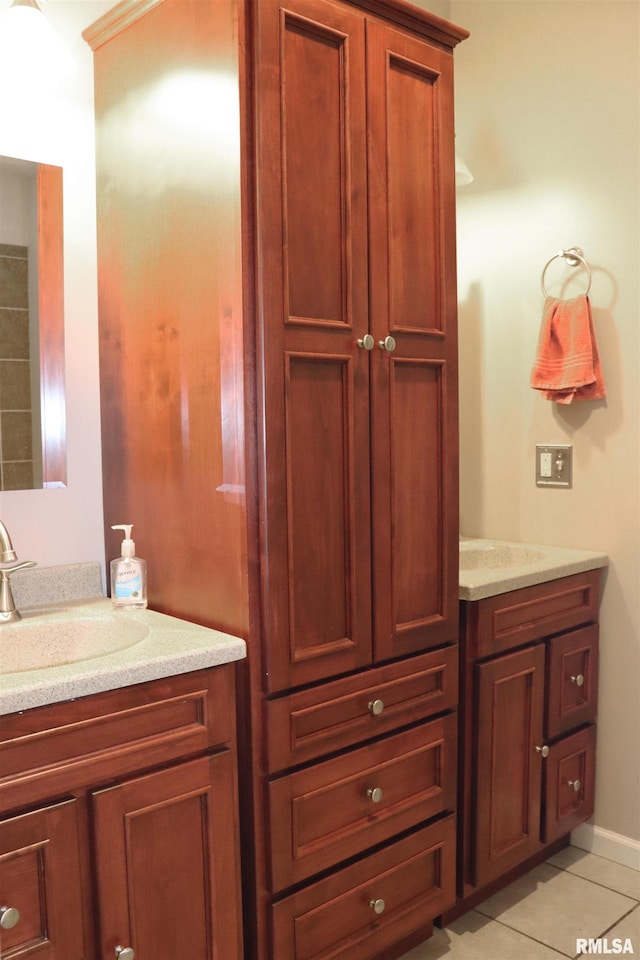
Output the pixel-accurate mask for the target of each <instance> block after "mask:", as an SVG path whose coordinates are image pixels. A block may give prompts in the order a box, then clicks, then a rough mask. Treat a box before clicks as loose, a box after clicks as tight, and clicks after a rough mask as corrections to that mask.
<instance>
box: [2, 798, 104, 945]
mask: <svg viewBox="0 0 640 960" xmlns="http://www.w3.org/2000/svg"><path fill="white" fill-rule="evenodd" d="M0 906H1V907H13V908H15V909H16V910H18V911H19V913H20V919H19V921H18V923H17V924H16V925H15V926H14V927H12V928H11V929H8V930H2V931H0V947H1V951H2V956H3V957H7V958H8V957H20V958H21V960H29V958H31V957H33V958H34V960H35V958H38V960H58V958H61V957H64V960H84V958H85V957H86V956H87V953H86V949H85V942H84V935H83V924H82V916H83V904H82V878H81V874H80V853H79V847H78V803H77V802H76V801H75V800H67V801H65V802H64V803H59V804H57V805H55V806H52V807H46V808H43V809H42V810H33V811H32V812H31V813H25V814H23V815H22V816H19V817H12V818H11V819H8V820H0Z"/></svg>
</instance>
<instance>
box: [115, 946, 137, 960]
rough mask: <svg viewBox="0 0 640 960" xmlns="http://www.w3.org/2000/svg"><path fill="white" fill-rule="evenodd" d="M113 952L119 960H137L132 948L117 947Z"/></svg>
mask: <svg viewBox="0 0 640 960" xmlns="http://www.w3.org/2000/svg"><path fill="white" fill-rule="evenodd" d="M113 952H114V953H115V955H116V957H117V958H118V960H135V953H134V952H133V950H132V949H131V947H116V949H115V950H114V951H113Z"/></svg>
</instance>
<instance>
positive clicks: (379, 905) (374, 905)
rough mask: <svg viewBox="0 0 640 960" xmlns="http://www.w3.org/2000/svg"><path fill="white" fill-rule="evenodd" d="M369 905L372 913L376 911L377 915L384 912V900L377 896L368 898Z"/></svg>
mask: <svg viewBox="0 0 640 960" xmlns="http://www.w3.org/2000/svg"><path fill="white" fill-rule="evenodd" d="M369 906H370V907H371V909H372V910H373V912H374V913H377V914H378V916H380V914H381V913H384V908H385V907H386V903H385V902H384V900H382V899H380V898H378V899H377V900H369Z"/></svg>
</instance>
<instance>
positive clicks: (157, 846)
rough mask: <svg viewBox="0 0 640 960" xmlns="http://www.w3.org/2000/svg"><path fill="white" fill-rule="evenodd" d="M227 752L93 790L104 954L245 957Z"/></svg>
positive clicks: (205, 959)
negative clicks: (125, 950)
mask: <svg viewBox="0 0 640 960" xmlns="http://www.w3.org/2000/svg"><path fill="white" fill-rule="evenodd" d="M235 802H236V795H235V786H234V774H233V759H232V755H231V754H230V753H229V751H223V752H221V753H219V754H216V755H214V756H212V757H203V758H202V759H200V760H194V761H192V762H190V763H184V764H177V765H176V766H173V767H169V768H168V769H166V770H162V771H160V772H158V773H151V774H148V775H146V776H143V777H138V778H136V779H135V780H130V781H127V782H125V783H121V784H118V785H117V786H114V787H110V788H107V789H105V790H100V791H97V792H96V793H95V794H94V795H93V809H94V818H95V820H94V822H95V834H94V843H95V849H96V860H97V866H96V877H97V887H98V909H99V925H100V948H101V950H102V954H101V956H102V955H103V956H105V957H112V956H114V951H115V948H116V947H117V946H121V947H130V948H131V949H132V950H133V951H134V952H135V955H136V956H137V957H140V958H142V960H144V958H145V957H152V958H153V960H176V958H177V957H185V958H186V957H194V958H195V957H197V958H198V960H240V957H241V954H242V950H241V943H240V939H241V932H240V931H241V919H240V907H239V904H240V886H239V877H238V874H237V871H236V867H235V864H237V863H238V855H237V850H236V844H237V813H236V809H235Z"/></svg>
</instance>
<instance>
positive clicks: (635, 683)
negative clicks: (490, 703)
mask: <svg viewBox="0 0 640 960" xmlns="http://www.w3.org/2000/svg"><path fill="white" fill-rule="evenodd" d="M639 15H640V5H639V4H638V3H637V2H635V0H585V2H583V0H556V2H554V3H541V2H539V0H517V2H513V0H507V2H505V0H498V2H496V0H452V3H451V17H452V19H453V20H454V21H456V22H457V23H460V24H461V25H463V26H465V27H467V29H469V30H470V31H471V37H470V39H469V40H467V41H466V42H465V43H463V44H462V45H461V46H460V47H459V48H458V50H457V51H456V93H457V96H456V108H457V114H456V127H457V146H458V149H459V151H460V153H461V154H462V155H463V156H464V157H465V159H466V161H467V163H468V164H469V166H470V167H471V169H472V171H473V173H474V174H475V180H474V183H473V184H471V185H470V186H469V187H466V188H464V189H462V190H460V191H459V194H458V211H459V215H458V262H459V291H460V362H461V474H462V482H461V524H462V531H463V533H465V534H468V535H473V536H488V537H497V538H504V539H513V540H518V541H524V542H527V541H529V542H539V543H550V544H557V545H566V546H576V547H583V548H586V549H589V548H592V549H597V550H603V551H606V552H607V554H608V555H609V557H610V566H609V570H608V574H607V577H606V584H605V589H604V595H603V603H602V627H601V679H600V683H601V695H600V710H599V727H598V730H599V734H598V779H597V802H596V814H595V822H596V824H597V826H598V827H600V828H604V829H605V830H608V831H613V832H614V833H617V834H621V835H622V836H624V837H629V838H632V839H634V840H636V841H640V763H639V760H640V707H639V705H640V614H639V608H638V597H639V594H640V590H639V587H640V574H639V566H638V561H639V541H640V523H639V506H640V478H639V470H638V455H639V428H640V416H639V414H640V411H639V401H638V381H639V379H640V377H639V374H640V364H639V347H638V344H639V338H638V333H639V330H640V297H639V283H638V276H639V264H640V246H639V213H640V210H639V170H640V155H639V149H638V136H639V130H638V125H639V118H640V92H639V91H640V83H639V80H640V62H639V37H640V33H639V26H640V24H639ZM573 245H577V246H579V247H582V249H583V250H584V253H585V256H586V257H587V259H588V260H589V262H590V264H591V265H592V269H593V285H592V288H591V303H592V307H593V314H594V321H595V325H596V333H597V338H598V342H599V346H600V352H601V357H602V363H603V368H604V373H605V377H606V381H607V388H608V396H607V401H606V403H585V404H576V405H574V406H570V407H560V406H558V405H556V404H552V403H549V402H547V401H545V400H543V399H542V398H541V397H539V396H538V395H537V394H536V393H534V391H532V390H531V389H530V388H529V386H528V381H529V373H530V369H531V365H532V362H533V359H534V356H535V351H536V344H537V337H538V330H539V324H540V318H541V308H542V295H541V292H540V274H541V270H542V267H543V265H544V264H545V262H546V260H547V259H548V258H549V257H551V256H552V255H553V254H554V253H555V252H557V250H559V249H560V248H566V247H570V246H573ZM576 292H578V291H577V289H576ZM553 441H557V442H560V443H571V444H573V451H574V485H573V489H572V490H555V489H538V488H536V486H535V482H534V469H535V467H534V448H535V444H536V443H551V442H553ZM638 849H640V848H638Z"/></svg>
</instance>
